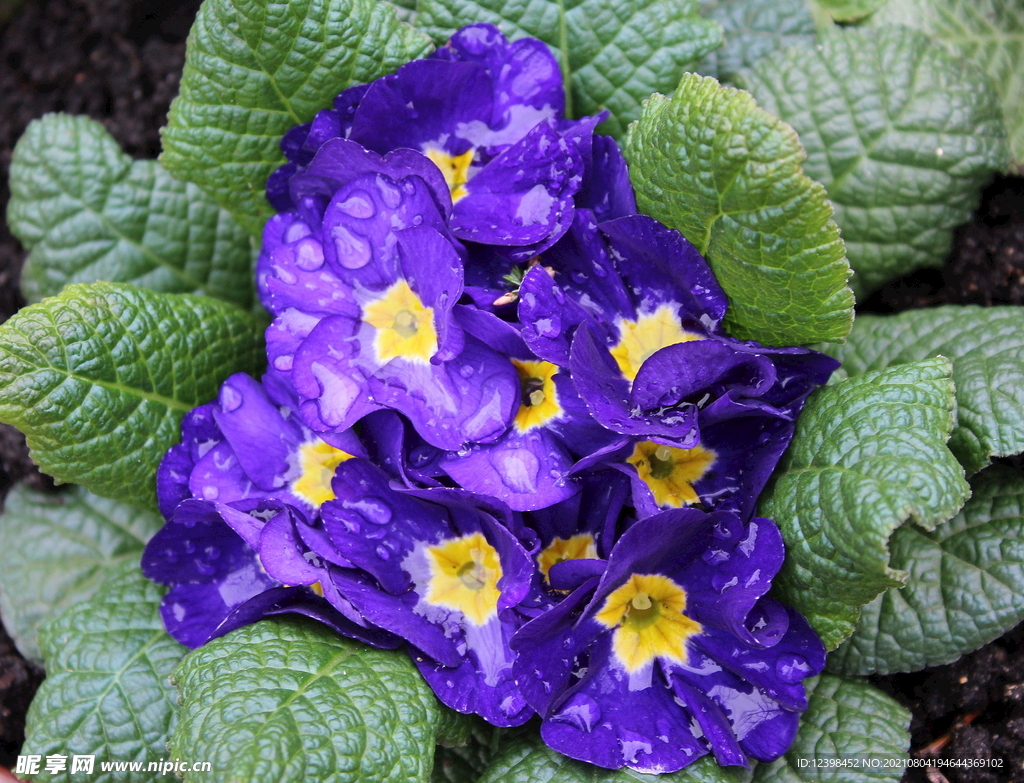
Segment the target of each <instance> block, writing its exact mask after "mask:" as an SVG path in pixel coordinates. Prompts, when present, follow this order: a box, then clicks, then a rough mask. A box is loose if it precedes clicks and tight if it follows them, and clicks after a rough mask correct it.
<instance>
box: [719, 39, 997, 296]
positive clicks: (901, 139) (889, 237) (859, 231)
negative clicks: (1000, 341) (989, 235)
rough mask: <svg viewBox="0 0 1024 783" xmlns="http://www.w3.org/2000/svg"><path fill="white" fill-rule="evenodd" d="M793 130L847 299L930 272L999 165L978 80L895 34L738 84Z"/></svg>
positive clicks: (769, 65)
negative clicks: (825, 213)
mask: <svg viewBox="0 0 1024 783" xmlns="http://www.w3.org/2000/svg"><path fill="white" fill-rule="evenodd" d="M737 80H738V82H739V83H740V84H741V85H742V86H744V87H746V88H747V89H749V90H750V91H751V92H752V93H753V94H754V96H755V97H756V98H757V100H758V102H759V103H760V104H761V105H762V106H764V107H765V108H766V109H767V110H768V111H770V112H772V113H773V114H775V115H777V116H779V117H781V118H782V119H783V120H785V121H786V122H788V123H789V124H790V125H792V126H793V128H794V129H795V130H796V131H797V133H799V134H800V141H801V142H802V144H803V146H804V149H806V150H807V162H806V163H805V164H804V167H805V169H806V171H807V174H808V175H810V176H811V177H813V178H815V179H816V180H818V181H819V182H821V183H822V184H823V185H824V186H825V188H826V189H827V190H828V196H829V198H830V199H831V200H832V203H833V204H834V205H835V210H836V215H835V220H836V223H838V224H839V227H840V228H841V229H842V232H843V241H844V242H846V250H847V255H848V256H849V259H850V265H851V266H852V267H853V269H854V271H855V272H856V274H855V275H854V277H853V280H851V284H852V285H853V287H854V290H855V291H856V292H857V294H858V296H860V295H861V294H864V293H867V292H868V291H870V290H872V289H874V288H876V287H877V286H879V285H881V284H882V283H884V282H886V281H887V280H889V279H891V278H893V277H898V276H899V275H903V274H906V273H907V272H910V271H911V270H913V269H916V268H918V267H924V266H941V265H942V262H943V260H944V259H945V257H946V253H947V252H948V250H949V247H950V244H951V242H952V237H953V233H952V232H953V228H955V227H956V226H958V225H959V224H960V223H963V222H964V221H965V220H967V219H968V218H969V217H970V214H971V211H972V210H973V209H974V208H975V207H976V206H977V204H978V200H979V198H980V191H981V187H982V185H984V183H985V182H986V180H987V179H988V178H989V177H990V176H991V175H992V173H993V172H995V171H998V170H999V169H1002V168H1003V167H1004V166H1005V165H1006V162H1007V155H1008V148H1007V145H1006V132H1005V129H1004V127H1003V122H1002V117H1001V113H1000V110H999V102H998V99H997V97H996V95H995V93H994V92H993V91H992V89H991V88H990V83H989V80H988V79H987V77H986V76H985V75H984V74H983V73H982V72H981V71H980V70H979V69H977V68H975V67H973V66H971V65H970V64H969V63H966V62H964V61H963V60H962V59H961V58H959V57H955V56H953V55H951V54H950V53H949V52H948V51H947V50H946V49H945V47H943V46H942V45H941V44H938V43H936V42H935V41H933V40H931V39H930V38H928V36H926V35H922V34H921V33H919V32H916V31H913V30H908V29H906V28H904V27H884V28H879V29H871V30H858V29H839V28H836V29H834V30H832V31H829V32H827V33H823V34H822V36H821V38H820V43H819V45H816V46H815V45H810V44H805V45H799V46H795V47H793V48H791V49H789V50H788V51H786V52H778V53H774V54H771V55H769V56H767V57H765V58H763V59H762V60H760V61H758V62H757V63H756V64H755V65H754V66H753V68H752V69H750V70H749V71H745V72H744V73H742V74H741V75H740V76H739V77H738V79H737Z"/></svg>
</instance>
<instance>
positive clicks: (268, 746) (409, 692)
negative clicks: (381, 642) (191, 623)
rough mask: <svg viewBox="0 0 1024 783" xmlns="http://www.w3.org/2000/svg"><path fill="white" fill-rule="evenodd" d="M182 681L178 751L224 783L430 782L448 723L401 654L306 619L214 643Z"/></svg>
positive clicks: (190, 661)
mask: <svg viewBox="0 0 1024 783" xmlns="http://www.w3.org/2000/svg"><path fill="white" fill-rule="evenodd" d="M174 678H175V680H176V682H177V685H178V689H179V691H180V694H181V721H180V722H179V724H178V728H177V730H176V731H175V733H174V736H173V738H172V739H171V744H170V747H171V751H172V753H173V754H174V755H175V756H177V757H179V758H183V759H187V758H193V759H208V760H210V761H211V762H212V764H213V768H214V769H215V770H216V771H217V773H218V775H219V776H220V777H221V779H223V780H246V781H248V780H253V781H255V780H273V781H277V783H293V782H294V783H308V781H313V780H315V781H318V783H343V782H345V783H347V782H349V781H351V783H382V782H383V781H387V782H388V783H417V782H423V783H425V781H427V780H429V778H430V770H431V767H432V765H433V758H434V747H435V740H436V738H437V736H438V733H439V732H441V731H442V730H443V729H444V727H445V724H446V722H447V720H448V719H447V718H446V717H445V713H446V712H447V711H446V710H445V708H443V707H441V705H440V704H439V703H438V701H437V699H435V698H434V694H433V692H431V690H430V688H429V686H428V685H427V684H426V683H425V682H424V680H423V677H422V676H420V673H419V672H418V671H417V670H416V667H415V666H413V664H412V661H410V660H409V656H408V655H407V654H406V653H405V652H404V651H401V650H390V651H385V650H376V649H374V648H372V647H368V646H366V645H364V644H362V643H360V642H353V641H351V640H349V639H345V638H343V637H341V636H339V635H338V634H337V633H336V632H335V631H332V630H330V629H328V628H326V627H324V626H321V625H318V624H315V623H313V622H312V621H306V620H305V619H304V618H302V619H297V618H288V619H285V618H272V619H269V620H263V621H261V622H258V623H256V624H255V625H248V626H245V627H243V628H239V629H238V630H236V631H233V632H231V633H229V634H228V635H227V636H223V637H221V638H219V639H215V640H213V641H212V642H210V643H208V644H206V645H205V646H203V647H201V648H199V649H198V650H196V651H194V652H193V653H191V654H190V655H189V656H188V657H186V658H185V660H184V661H182V663H181V665H180V666H179V667H178V669H177V671H176V672H175V674H174ZM201 779H202V775H201V774H196V775H195V776H194V777H193V776H189V775H188V774H186V776H185V780H186V783H191V781H193V780H201Z"/></svg>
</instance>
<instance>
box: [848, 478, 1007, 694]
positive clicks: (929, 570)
mask: <svg viewBox="0 0 1024 783" xmlns="http://www.w3.org/2000/svg"><path fill="white" fill-rule="evenodd" d="M972 489H973V491H974V494H973V496H972V497H971V499H970V500H969V501H968V502H967V505H966V506H964V508H963V510H962V511H961V512H960V513H959V514H958V515H957V516H955V517H954V518H953V519H951V520H950V521H948V522H944V523H942V524H941V525H939V526H938V527H937V528H936V529H935V530H933V531H931V532H927V531H923V530H916V529H912V528H901V529H900V530H897V531H896V534H895V535H894V536H893V537H892V541H891V542H890V546H891V548H892V560H891V564H892V566H893V567H894V568H900V569H903V570H906V571H907V572H908V573H909V574H910V578H909V579H908V580H907V585H906V587H903V588H902V589H899V590H895V589H892V590H887V591H886V592H885V593H883V594H882V595H880V596H879V597H878V598H876V599H875V600H874V601H873V602H871V603H870V604H868V605H867V606H865V607H864V613H863V614H862V615H861V618H860V622H859V623H857V630H856V631H855V632H854V634H853V636H851V637H850V638H849V639H847V640H846V642H845V643H844V644H843V645H842V646H841V647H840V648H839V649H838V650H836V651H835V653H833V654H832V655H831V656H829V666H830V667H831V668H834V669H835V670H836V671H842V672H846V673H849V674H870V673H872V672H882V673H888V672H894V671H916V670H917V669H923V668H924V667H925V666H936V665H938V664H942V663H949V662H950V661H953V660H956V659H957V658H959V657H960V656H961V655H963V654H964V653H967V652H970V651H972V650H976V649H977V648H979V647H981V646H982V645H983V644H986V643H987V642H990V641H992V640H993V639H995V638H996V637H998V636H1001V635H1002V634H1003V633H1004V632H1006V631H1008V630H1009V629H1010V628H1012V627H1014V626H1015V625H1017V623H1019V622H1020V621H1021V620H1024V595H1022V593H1021V585H1022V584H1024V479H1022V478H1021V476H1020V475H1018V474H1017V473H1016V472H1015V471H1013V470H1011V469H1010V468H1007V467H1004V466H1002V465H995V466H993V467H992V468H991V469H989V470H986V471H985V472H984V473H981V474H979V475H978V476H977V478H976V479H975V480H974V481H973V482H972Z"/></svg>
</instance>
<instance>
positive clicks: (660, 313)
mask: <svg viewBox="0 0 1024 783" xmlns="http://www.w3.org/2000/svg"><path fill="white" fill-rule="evenodd" d="M618 327H619V342H618V343H616V344H615V346H614V347H613V348H612V349H611V354H612V357H613V358H614V359H615V363H616V364H617V365H619V370H620V371H621V372H622V375H623V376H624V377H625V378H626V380H629V381H632V380H633V379H634V378H636V375H637V373H638V372H640V366H641V365H642V364H643V363H644V362H646V361H647V359H648V358H649V357H650V356H651V354H653V353H654V352H655V351H660V350H661V349H662V348H667V347H668V346H670V345H675V344H676V343H688V342H690V341H691V340H703V339H704V338H703V337H701V336H700V335H699V334H693V333H692V332H687V331H684V330H683V328H682V327H681V326H680V325H679V317H678V316H677V315H676V306H675V305H671V304H663V305H661V306H660V307H659V308H658V309H657V310H655V311H654V312H653V313H647V314H645V315H641V316H640V317H639V318H637V320H635V321H630V320H628V319H625V318H623V319H622V320H620V321H619V322H618Z"/></svg>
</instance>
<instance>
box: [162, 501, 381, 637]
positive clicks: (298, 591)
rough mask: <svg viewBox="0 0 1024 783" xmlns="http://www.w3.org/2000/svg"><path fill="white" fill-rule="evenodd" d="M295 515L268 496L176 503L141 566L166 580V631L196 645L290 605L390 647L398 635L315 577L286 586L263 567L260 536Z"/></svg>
mask: <svg viewBox="0 0 1024 783" xmlns="http://www.w3.org/2000/svg"><path fill="white" fill-rule="evenodd" d="M295 519H302V515H301V514H299V512H298V511H296V510H295V509H293V508H291V507H290V506H284V505H281V504H278V503H276V502H274V501H266V500H248V501H240V502H237V503H231V504H224V503H213V502H210V501H204V500H185V501H183V502H182V503H181V504H179V505H178V506H177V508H176V509H175V510H174V513H173V514H172V515H171V516H170V517H169V519H168V522H167V524H166V525H164V527H163V528H161V529H160V530H159V531H158V532H157V533H156V535H154V536H153V538H152V539H150V541H149V543H148V544H147V545H146V549H145V551H144V552H143V555H142V572H143V573H144V574H145V575H146V576H147V577H149V578H150V579H152V580H153V581H155V582H159V583H161V584H164V585H169V586H170V588H171V589H170V591H169V592H168V593H167V595H166V596H164V599H163V602H162V603H161V605H160V613H161V615H162V616H163V620H164V625H165V626H166V627H167V632H168V633H169V634H170V635H171V636H173V637H174V638H175V639H177V640H178V641H179V642H181V643H182V644H184V645H185V646H186V647H199V646H200V645H203V644H205V643H206V642H208V641H209V640H210V639H215V638H217V637H218V636H223V635H224V634H226V633H228V632H229V631H232V630H234V629H235V628H239V627H241V626H243V625H248V624H249V623H254V622H256V621H257V620H259V619H260V618H262V617H267V616H270V615H275V614H286V613H294V614H302V615H306V616H307V617H311V618H313V619H315V620H318V621H320V622H322V623H324V624H326V625H328V626H329V627H331V628H333V629H334V630H336V631H337V632H338V633H340V634H342V635H344V636H349V637H352V638H354V639H360V640H362V641H364V642H367V643H368V644H372V645H374V646H376V647H389V648H393V647H397V646H398V645H399V643H400V641H399V639H398V638H397V637H395V636H393V635H391V634H388V633H386V632H384V631H381V630H380V629H378V628H374V627H372V626H371V625H370V624H369V623H367V622H365V621H364V620H362V618H361V617H360V616H359V615H358V614H357V613H356V612H354V611H351V610H349V611H348V612H346V613H345V614H343V613H341V612H339V611H338V610H337V609H335V608H334V607H333V606H332V605H331V604H329V603H328V602H327V601H326V600H324V598H323V597H322V596H323V589H322V587H321V585H320V584H319V583H316V582H311V583H307V584H308V586H301V587H300V586H289V585H287V584H285V583H283V582H281V581H279V580H277V579H275V578H274V577H273V576H271V575H270V574H268V573H267V571H266V569H264V568H263V566H262V564H261V563H260V561H259V559H258V556H257V552H258V550H259V547H260V538H261V536H263V534H264V533H265V532H266V530H267V529H272V528H274V527H275V526H277V525H279V524H289V523H290V522H291V521H292V520H295ZM290 584H292V585H294V584H295V583H290ZM337 605H339V604H338V603H337V602H335V606H337ZM346 615H347V616H346Z"/></svg>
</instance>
